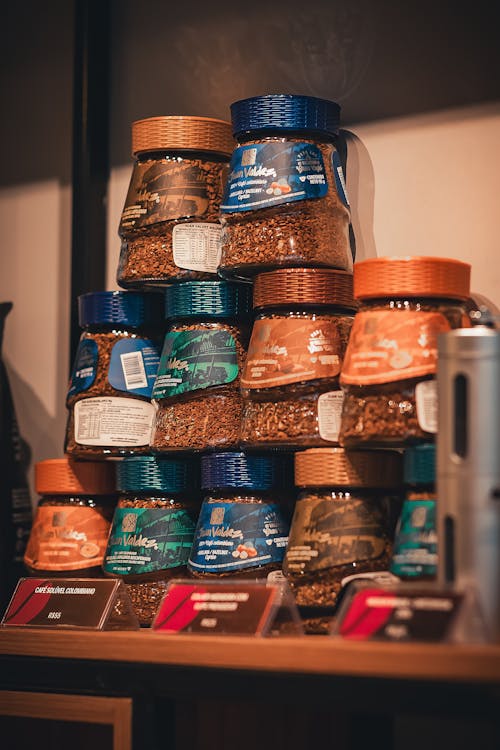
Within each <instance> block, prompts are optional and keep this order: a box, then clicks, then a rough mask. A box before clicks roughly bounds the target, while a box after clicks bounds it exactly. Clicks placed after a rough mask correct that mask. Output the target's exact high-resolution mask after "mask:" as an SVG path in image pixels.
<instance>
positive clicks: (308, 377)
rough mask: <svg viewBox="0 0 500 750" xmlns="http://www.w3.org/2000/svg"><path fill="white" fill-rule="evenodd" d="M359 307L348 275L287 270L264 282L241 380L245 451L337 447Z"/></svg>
mask: <svg viewBox="0 0 500 750" xmlns="http://www.w3.org/2000/svg"><path fill="white" fill-rule="evenodd" d="M355 307H356V305H355V302H354V298H353V295H352V275H351V274H349V273H347V272H345V271H335V270H331V269H319V268H282V269H279V270H277V271H271V272H268V273H263V274H259V275H258V276H257V277H256V280H255V285H254V308H255V310H256V312H257V318H256V320H255V322H254V325H253V330H252V336H251V339H250V346H249V349H248V355H247V360H246V363H245V368H244V371H243V374H242V377H241V386H242V394H243V423H242V442H243V444H244V445H245V446H248V447H259V446H261V445H273V446H277V447H278V446H283V447H294V446H303V445H328V444H330V445H331V444H332V443H336V441H337V440H338V432H339V428H340V416H341V410H342V401H343V393H342V391H341V390H340V386H339V374H340V368H341V366H342V360H343V357H344V352H345V349H346V346H347V340H348V337H349V331H350V329H351V325H352V321H353V315H354V309H355Z"/></svg>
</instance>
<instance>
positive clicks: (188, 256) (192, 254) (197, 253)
mask: <svg viewBox="0 0 500 750" xmlns="http://www.w3.org/2000/svg"><path fill="white" fill-rule="evenodd" d="M221 233H222V227H221V225H220V224H203V223H190V224H178V225H177V226H176V227H174V231H173V234H172V247H173V252H174V263H175V265H176V266H179V268H187V269H189V270H191V271H205V272H206V273H217V268H218V266H219V263H220V257H221V250H222V244H221Z"/></svg>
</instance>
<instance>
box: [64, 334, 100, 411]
mask: <svg viewBox="0 0 500 750" xmlns="http://www.w3.org/2000/svg"><path fill="white" fill-rule="evenodd" d="M98 361H99V355H98V349H97V343H96V342H95V341H93V340H92V339H81V340H80V343H79V344H78V349H77V350H76V356H75V363H74V365H73V371H72V373H71V378H70V381H69V390H68V395H67V398H68V399H70V398H72V397H73V396H76V395H77V393H83V391H86V390H88V389H89V388H90V386H91V385H92V384H93V383H94V380H95V378H96V375H97V363H98Z"/></svg>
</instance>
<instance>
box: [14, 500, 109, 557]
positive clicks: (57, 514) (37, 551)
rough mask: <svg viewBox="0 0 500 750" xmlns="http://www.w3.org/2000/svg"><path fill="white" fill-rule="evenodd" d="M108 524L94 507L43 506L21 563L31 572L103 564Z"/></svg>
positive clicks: (36, 517) (34, 523)
mask: <svg viewBox="0 0 500 750" xmlns="http://www.w3.org/2000/svg"><path fill="white" fill-rule="evenodd" d="M109 528H110V521H109V520H108V519H107V518H106V517H105V516H104V515H103V514H102V512H100V511H99V510H97V509H96V508H86V507H84V506H70V505H42V506H40V507H39V508H38V510H37V512H36V516H35V520H34V522H33V528H32V530H31V535H30V538H29V541H28V546H27V548H26V553H25V556H24V561H25V563H26V565H29V566H30V567H31V568H33V569H34V570H80V569H81V568H94V567H96V566H99V565H102V562H103V560H104V552H105V550H106V543H107V541H108V534H109Z"/></svg>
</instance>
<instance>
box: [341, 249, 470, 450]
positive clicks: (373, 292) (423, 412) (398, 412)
mask: <svg viewBox="0 0 500 750" xmlns="http://www.w3.org/2000/svg"><path fill="white" fill-rule="evenodd" d="M469 279H470V266H469V265H468V264H467V263H461V262H460V261H457V260H450V259H445V258H428V257H394V258H370V259H369V260H365V261H362V262H361V263H356V264H355V266H354V296H355V297H356V298H357V299H358V300H359V301H360V308H359V311H358V313H357V314H356V317H355V319H354V324H353V327H352V331H351V335H350V338H349V344H348V346H347V351H346V354H345V357H344V363H343V365H342V372H341V375H340V383H341V385H342V387H343V389H344V391H345V398H344V405H343V412H342V424H341V431H340V443H341V444H342V445H345V446H347V447H358V446H364V445H381V446H386V445H394V446H403V445H405V444H407V443H411V442H422V441H429V440H432V438H433V435H434V434H435V433H436V431H437V390H436V380H435V376H436V368H437V337H438V335H439V334H440V333H445V332H447V331H450V330H452V329H454V328H461V327H469V326H470V319H469V317H468V316H467V315H466V312H465V303H466V301H467V299H468V297H469Z"/></svg>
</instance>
